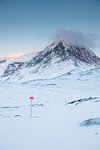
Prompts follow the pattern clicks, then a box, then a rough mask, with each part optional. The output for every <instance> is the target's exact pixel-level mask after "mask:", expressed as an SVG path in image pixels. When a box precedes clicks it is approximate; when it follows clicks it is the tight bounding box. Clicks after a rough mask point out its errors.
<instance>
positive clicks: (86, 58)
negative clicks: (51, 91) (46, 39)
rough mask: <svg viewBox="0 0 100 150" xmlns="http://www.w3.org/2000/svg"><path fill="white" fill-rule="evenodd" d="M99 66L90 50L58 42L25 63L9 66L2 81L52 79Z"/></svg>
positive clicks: (63, 41)
mask: <svg viewBox="0 0 100 150" xmlns="http://www.w3.org/2000/svg"><path fill="white" fill-rule="evenodd" d="M26 57H27V55H26ZM99 65H100V58H99V57H97V56H96V55H95V54H94V53H93V52H91V51H90V50H88V49H86V48H84V47H78V46H74V45H71V44H69V43H67V42H66V41H65V40H58V41H55V42H53V43H52V44H51V45H49V46H48V47H47V48H46V49H44V50H42V51H40V52H38V53H37V54H36V55H35V56H34V57H33V58H32V59H30V60H27V61H26V62H23V61H14V62H13V63H11V64H9V65H8V66H7V68H6V69H5V71H4V74H3V75H2V79H3V80H9V81H13V82H15V81H16V82H24V81H30V80H35V79H52V78H57V77H59V76H62V75H64V74H70V73H75V72H82V71H86V70H89V69H91V68H94V67H98V66H99Z"/></svg>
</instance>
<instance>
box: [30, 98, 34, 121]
mask: <svg viewBox="0 0 100 150" xmlns="http://www.w3.org/2000/svg"><path fill="white" fill-rule="evenodd" d="M30 100H31V105H30V117H31V118H32V100H34V97H30Z"/></svg>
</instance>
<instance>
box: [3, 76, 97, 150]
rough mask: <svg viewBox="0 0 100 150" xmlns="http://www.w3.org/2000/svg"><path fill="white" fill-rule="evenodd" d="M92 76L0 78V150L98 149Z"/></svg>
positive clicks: (94, 81)
mask: <svg viewBox="0 0 100 150" xmlns="http://www.w3.org/2000/svg"><path fill="white" fill-rule="evenodd" d="M92 77H93V78H92ZM94 77H95V76H94V75H93V76H92V75H91V77H90V79H89V78H87V76H86V75H83V76H81V77H80V78H78V79H76V78H74V77H72V78H60V79H55V80H36V81H32V82H29V83H23V84H17V83H16V84H15V83H5V82H0V150H100V126H99V124H98V123H97V124H96V123H94V124H93V118H94V119H96V118H100V82H99V81H100V77H99V76H97V77H98V78H97V77H96V78H94ZM86 79H87V80H86ZM30 96H34V97H35V99H34V101H33V117H32V118H31V117H30V100H29V97H30ZM90 97H91V99H90V100H87V101H82V102H81V103H73V104H71V105H69V104H67V103H68V102H71V101H75V100H79V99H84V98H85V100H86V99H88V98H90ZM95 97H97V99H94V98H95ZM41 104H43V105H44V107H42V105H41ZM89 119H92V124H89V126H85V124H84V125H82V123H84V121H86V120H89Z"/></svg>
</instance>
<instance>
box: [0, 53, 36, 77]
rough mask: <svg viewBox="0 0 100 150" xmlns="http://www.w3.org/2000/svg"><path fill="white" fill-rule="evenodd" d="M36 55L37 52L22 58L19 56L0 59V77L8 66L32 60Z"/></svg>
mask: <svg viewBox="0 0 100 150" xmlns="http://www.w3.org/2000/svg"><path fill="white" fill-rule="evenodd" d="M36 54H37V52H32V53H28V54H25V55H22V56H19V57H17V58H15V57H0V76H2V75H3V73H4V71H5V70H6V68H7V67H8V66H9V64H14V63H15V62H16V63H15V64H20V62H21V63H23V64H24V63H25V62H27V61H28V60H30V59H32V58H33V57H34V56H35V55H36Z"/></svg>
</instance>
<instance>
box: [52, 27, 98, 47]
mask: <svg viewBox="0 0 100 150" xmlns="http://www.w3.org/2000/svg"><path fill="white" fill-rule="evenodd" d="M55 38H56V39H64V40H66V41H67V42H69V43H70V44H73V45H76V46H80V47H86V48H94V47H96V46H97V43H96V41H97V40H98V39H100V36H99V35H98V34H92V33H89V34H86V33H83V32H77V31H71V30H70V31H68V30H63V29H60V30H59V31H58V33H57V34H56V36H55Z"/></svg>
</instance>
